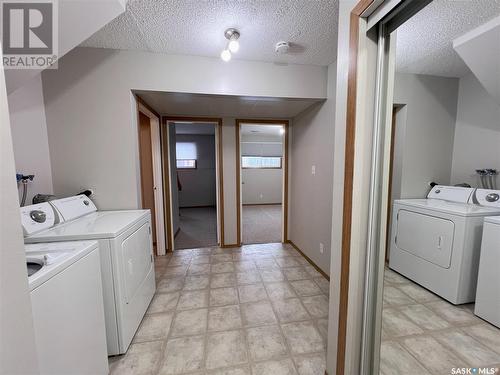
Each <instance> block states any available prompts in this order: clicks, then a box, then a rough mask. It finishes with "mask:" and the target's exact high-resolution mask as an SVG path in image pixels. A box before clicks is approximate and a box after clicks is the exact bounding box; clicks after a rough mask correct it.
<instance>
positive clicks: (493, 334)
mask: <svg viewBox="0 0 500 375" xmlns="http://www.w3.org/2000/svg"><path fill="white" fill-rule="evenodd" d="M462 331H464V332H465V333H466V334H468V335H469V336H472V337H474V338H475V339H476V340H477V341H479V342H480V343H481V344H483V345H485V346H486V347H488V348H490V349H492V350H494V351H496V352H497V353H499V354H500V329H499V328H497V327H495V326H493V325H490V324H489V323H482V324H478V325H474V326H470V327H464V328H462ZM498 359H499V360H498V362H500V357H499V358H498Z"/></svg>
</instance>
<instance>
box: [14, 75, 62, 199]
mask: <svg viewBox="0 0 500 375" xmlns="http://www.w3.org/2000/svg"><path fill="white" fill-rule="evenodd" d="M8 101H9V114H10V124H11V132H12V143H13V147H14V160H15V163H16V172H17V173H22V174H34V175H35V178H34V179H33V181H32V182H30V183H29V185H28V195H27V198H26V204H27V205H29V204H31V201H32V199H33V196H34V195H36V194H38V193H42V194H52V193H53V187H52V168H51V164H50V153H49V141H48V137H47V123H46V119H45V106H44V102H43V89H42V78H41V76H40V75H36V76H35V77H34V78H32V79H31V80H30V81H29V82H28V83H27V84H26V85H25V86H23V87H21V88H19V89H18V90H16V91H15V92H13V93H12V94H10V95H9V96H8ZM18 188H19V199H21V196H22V187H21V186H18Z"/></svg>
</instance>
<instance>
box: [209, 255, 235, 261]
mask: <svg viewBox="0 0 500 375" xmlns="http://www.w3.org/2000/svg"><path fill="white" fill-rule="evenodd" d="M232 260H233V255H232V254H214V255H212V256H211V257H210V262H211V263H224V262H231V261H232Z"/></svg>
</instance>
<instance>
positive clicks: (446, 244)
mask: <svg viewBox="0 0 500 375" xmlns="http://www.w3.org/2000/svg"><path fill="white" fill-rule="evenodd" d="M474 192H475V189H473V188H462V187H455V186H441V185H439V186H435V187H434V188H433V189H432V190H431V191H430V193H429V194H428V196H427V199H403V200H396V201H394V207H393V214H392V227H391V246H390V254H389V255H390V257H389V267H390V268H391V269H393V270H394V271H396V272H399V273H400V274H402V275H404V276H406V277H408V278H409V279H411V280H413V281H415V282H416V283H418V284H420V285H422V286H423V287H425V288H427V289H429V290H430V291H432V292H434V293H436V294H437V295H439V296H441V297H443V298H445V299H446V300H448V301H449V302H451V303H453V304H462V303H470V302H474V300H475V294H476V283H477V272H478V266H479V254H480V247H481V232H482V227H483V219H484V217H485V216H495V215H500V207H498V208H494V207H484V206H482V205H480V204H481V202H479V203H480V204H475V203H474V198H475V194H474Z"/></svg>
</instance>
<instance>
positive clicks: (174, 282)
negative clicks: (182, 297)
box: [156, 277, 184, 293]
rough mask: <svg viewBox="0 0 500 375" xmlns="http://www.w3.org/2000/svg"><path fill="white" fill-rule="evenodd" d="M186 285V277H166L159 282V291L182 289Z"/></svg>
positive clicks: (157, 288) (168, 291)
mask: <svg viewBox="0 0 500 375" xmlns="http://www.w3.org/2000/svg"><path fill="white" fill-rule="evenodd" d="M183 287H184V277H175V278H164V279H161V280H160V281H159V282H158V285H157V287H156V292H157V293H170V292H176V291H179V290H181V289H182V288H183Z"/></svg>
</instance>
